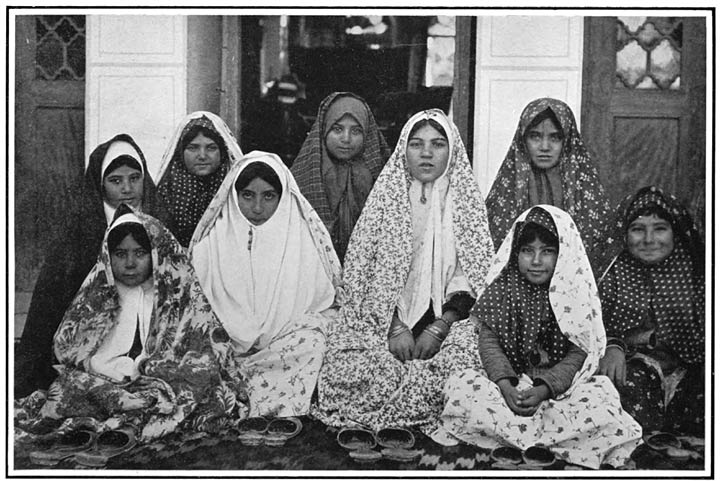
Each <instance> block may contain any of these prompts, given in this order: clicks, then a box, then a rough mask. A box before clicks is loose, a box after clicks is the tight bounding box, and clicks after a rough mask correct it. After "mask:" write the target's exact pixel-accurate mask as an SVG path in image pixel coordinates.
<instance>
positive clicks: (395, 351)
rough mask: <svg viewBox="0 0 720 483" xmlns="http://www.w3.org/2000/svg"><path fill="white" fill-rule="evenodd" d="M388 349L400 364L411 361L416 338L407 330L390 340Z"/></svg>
mask: <svg viewBox="0 0 720 483" xmlns="http://www.w3.org/2000/svg"><path fill="white" fill-rule="evenodd" d="M388 349H389V350H390V353H391V354H392V355H394V356H395V358H396V359H397V360H399V361H400V362H405V361H409V360H411V359H412V358H413V351H414V350H415V338H414V337H413V335H412V332H410V331H409V330H406V331H404V332H401V333H400V334H398V335H396V336H394V337H391V338H390V339H388Z"/></svg>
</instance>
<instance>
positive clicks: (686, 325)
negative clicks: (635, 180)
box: [600, 186, 705, 363]
mask: <svg viewBox="0 0 720 483" xmlns="http://www.w3.org/2000/svg"><path fill="white" fill-rule="evenodd" d="M647 208H661V209H663V210H664V211H665V212H667V214H668V215H669V216H670V218H671V219H670V220H668V221H669V222H670V224H671V225H672V229H673V236H674V248H673V251H672V253H671V254H670V256H668V258H666V259H665V260H663V261H661V262H660V263H657V264H652V265H650V264H645V263H643V262H642V261H640V260H637V259H635V258H634V257H633V256H632V255H631V254H630V252H629V251H628V250H627V247H626V240H627V229H628V226H629V225H630V223H631V222H632V221H634V220H635V219H636V218H637V217H638V214H639V213H640V212H642V211H643V210H645V209H647ZM612 226H613V229H614V233H613V236H612V243H611V245H610V247H609V250H610V253H611V254H612V255H614V256H615V258H614V260H613V262H612V265H611V266H610V268H609V269H608V270H607V271H606V273H605V274H604V275H603V277H602V278H601V280H600V288H601V290H602V298H603V314H604V320H605V325H606V327H607V330H608V334H609V335H611V336H613V337H619V338H622V337H623V334H625V332H626V331H628V330H630V329H633V328H635V327H638V326H643V327H645V328H648V327H654V328H655V334H656V337H657V340H658V342H662V343H664V344H665V345H667V346H668V347H669V348H670V349H671V350H673V351H674V352H675V353H676V354H677V355H678V356H679V357H680V358H681V359H682V360H683V361H685V362H687V363H695V362H702V361H703V360H704V346H705V275H704V270H705V266H704V262H703V260H704V254H705V247H704V244H703V242H702V239H701V238H700V235H699V233H698V230H697V228H696V227H695V225H694V223H693V220H692V218H691V217H690V215H689V213H688V211H687V210H686V209H685V207H684V206H683V205H682V204H681V203H680V202H679V201H678V200H677V199H676V198H675V197H674V196H673V195H671V194H669V193H663V192H662V191H661V190H660V189H658V188H656V187H654V186H648V187H645V188H642V189H640V190H639V191H638V192H637V193H634V194H632V195H629V196H627V197H626V198H625V199H624V200H623V201H622V202H621V203H620V205H619V206H618V209H617V211H616V214H615V220H614V223H613V225H612Z"/></svg>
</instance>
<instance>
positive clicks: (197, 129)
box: [180, 125, 228, 160]
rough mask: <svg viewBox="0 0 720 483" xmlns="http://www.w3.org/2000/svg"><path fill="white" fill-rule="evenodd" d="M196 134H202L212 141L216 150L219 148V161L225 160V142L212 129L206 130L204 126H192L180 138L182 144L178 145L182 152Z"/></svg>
mask: <svg viewBox="0 0 720 483" xmlns="http://www.w3.org/2000/svg"><path fill="white" fill-rule="evenodd" d="M198 134H202V135H203V136H205V137H206V138H209V139H212V140H213V142H215V144H217V146H218V148H220V155H221V159H223V160H225V159H226V158H227V151H228V150H227V146H226V145H225V140H224V139H223V138H222V136H221V135H220V134H218V133H217V132H215V131H213V130H212V129H208V128H207V127H205V126H200V125H197V126H193V127H191V128H190V129H189V130H188V132H186V133H185V135H184V136H183V137H182V142H181V143H180V145H181V146H182V150H183V151H184V150H185V148H186V147H187V145H188V144H190V143H191V142H192V140H193V139H195V138H196V137H197V135H198Z"/></svg>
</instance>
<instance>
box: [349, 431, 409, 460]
mask: <svg viewBox="0 0 720 483" xmlns="http://www.w3.org/2000/svg"><path fill="white" fill-rule="evenodd" d="M337 442H338V444H339V445H340V446H341V447H343V448H345V449H347V450H348V451H349V452H350V453H349V455H350V457H351V458H352V459H354V460H355V461H357V462H361V463H368V462H374V461H377V460H379V459H381V458H385V459H388V460H392V461H400V462H410V461H413V460H414V459H415V458H417V457H418V456H420V453H421V452H420V451H418V450H412V449H411V448H412V447H413V446H414V445H415V436H413V434H412V432H411V431H409V430H407V429H405V428H400V427H391V428H383V429H381V430H379V431H378V432H376V433H374V432H372V431H370V430H367V429H364V428H359V427H348V428H343V429H341V430H340V432H339V433H338V435H337ZM378 445H380V446H382V447H383V449H382V450H381V451H379V452H378V451H375V450H373V448H375V446H378Z"/></svg>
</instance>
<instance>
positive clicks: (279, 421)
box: [263, 417, 303, 446]
mask: <svg viewBox="0 0 720 483" xmlns="http://www.w3.org/2000/svg"><path fill="white" fill-rule="evenodd" d="M302 427H303V425H302V422H300V420H299V419H298V418H295V417H288V418H276V419H273V420H272V421H270V424H268V426H267V432H266V433H265V436H264V438H263V441H264V443H265V445H266V446H283V445H284V444H285V442H286V441H287V440H289V439H290V438H293V437H295V436H297V435H298V434H299V433H300V431H302Z"/></svg>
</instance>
